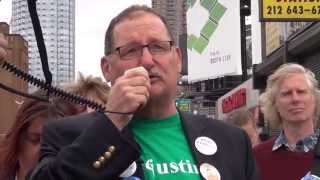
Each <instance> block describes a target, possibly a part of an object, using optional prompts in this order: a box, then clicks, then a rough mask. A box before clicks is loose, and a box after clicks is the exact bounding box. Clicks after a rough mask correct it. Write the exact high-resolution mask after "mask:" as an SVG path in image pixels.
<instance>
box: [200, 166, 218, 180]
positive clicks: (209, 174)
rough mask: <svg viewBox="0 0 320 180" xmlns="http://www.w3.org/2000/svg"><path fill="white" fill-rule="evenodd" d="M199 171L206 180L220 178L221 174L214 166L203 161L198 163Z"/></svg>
mask: <svg viewBox="0 0 320 180" xmlns="http://www.w3.org/2000/svg"><path fill="white" fill-rule="evenodd" d="M200 173H201V175H202V176H203V178H204V179H206V180H220V179H221V176H220V173H219V171H218V170H217V168H215V167H214V166H212V165H210V164H208V163H203V164H201V165H200Z"/></svg>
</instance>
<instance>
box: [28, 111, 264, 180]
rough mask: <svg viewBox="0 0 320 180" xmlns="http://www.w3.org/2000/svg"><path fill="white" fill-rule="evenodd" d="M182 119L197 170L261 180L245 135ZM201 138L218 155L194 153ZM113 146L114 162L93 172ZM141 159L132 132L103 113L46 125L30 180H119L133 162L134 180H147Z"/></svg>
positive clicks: (226, 179)
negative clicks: (212, 144) (210, 167)
mask: <svg viewBox="0 0 320 180" xmlns="http://www.w3.org/2000/svg"><path fill="white" fill-rule="evenodd" d="M180 116H181V120H182V124H183V129H184V130H185V134H186V136H187V139H188V143H189V146H190V148H191V150H192V153H193V156H194V159H195V161H196V164H197V166H198V168H199V167H200V165H201V164H203V163H209V164H211V165H213V166H215V167H216V168H217V169H218V171H219V172H220V175H221V179H222V180H255V179H258V178H257V168H256V165H255V162H254V159H253V157H252V153H251V144H250V140H249V139H248V137H247V135H246V134H245V132H244V131H242V130H240V129H238V128H235V127H231V126H228V125H226V124H225V123H223V122H220V121H218V120H213V119H209V118H206V117H204V116H195V115H191V114H186V113H180ZM200 136H205V137H209V138H211V139H212V140H214V141H215V143H216V144H217V147H218V150H217V152H216V153H215V154H214V155H209V156H208V155H204V154H202V153H200V152H199V151H198V150H197V149H196V148H195V143H194V142H195V140H196V138H198V137H200ZM110 146H114V147H115V151H114V152H113V153H112V156H111V158H110V159H108V160H107V161H106V163H105V164H104V165H103V166H101V168H99V169H97V168H94V167H93V163H94V162H95V161H97V160H98V158H99V157H101V156H103V154H104V153H105V152H106V151H108V148H109V147H110ZM139 156H140V155H139V145H138V144H137V143H136V142H135V141H134V139H133V136H132V134H131V131H130V130H129V129H128V128H127V129H126V128H125V129H123V130H122V132H120V131H119V130H118V129H117V128H116V127H115V126H114V125H113V124H112V123H111V121H110V120H109V119H108V118H107V117H106V116H105V115H104V114H103V113H98V112H94V113H90V114H86V115H81V116H73V117H68V118H65V119H63V120H60V121H54V122H51V123H49V124H47V125H45V127H44V131H43V144H42V146H41V152H40V163H39V164H38V166H37V167H36V168H35V169H34V170H33V172H32V173H31V177H30V179H31V180H43V179H46V180H89V179H90V180H106V179H119V174H121V173H122V172H123V171H124V170H125V169H127V168H128V166H129V165H130V164H131V163H133V162H134V161H135V162H137V163H138V170H137V171H136V172H135V174H134V176H137V177H140V178H141V179H143V171H142V167H141V165H140V163H139ZM199 174H200V173H199ZM200 176H201V175H200Z"/></svg>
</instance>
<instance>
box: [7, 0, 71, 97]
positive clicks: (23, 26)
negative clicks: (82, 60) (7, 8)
mask: <svg viewBox="0 0 320 180" xmlns="http://www.w3.org/2000/svg"><path fill="white" fill-rule="evenodd" d="M37 13H38V16H39V20H40V24H41V27H42V33H43V38H44V41H45V45H46V50H47V55H48V64H49V68H50V71H51V73H52V84H53V85H55V86H58V85H60V84H65V83H68V82H71V81H73V80H74V78H75V1H74V0H46V1H37ZM11 30H12V33H14V34H21V35H22V36H23V37H24V39H26V40H27V42H28V45H29V46H28V58H29V73H30V74H32V75H34V76H36V77H38V78H40V79H44V75H43V71H42V64H41V60H40V56H39V50H38V47H37V42H36V39H35V35H34V30H33V26H32V22H31V18H30V15H29V11H28V5H27V1H26V0H13V1H12V19H11ZM33 90H35V87H33V86H31V85H30V86H29V92H32V91H33Z"/></svg>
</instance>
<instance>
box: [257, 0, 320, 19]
mask: <svg viewBox="0 0 320 180" xmlns="http://www.w3.org/2000/svg"><path fill="white" fill-rule="evenodd" d="M260 20H261V21H319V20H320V0H260Z"/></svg>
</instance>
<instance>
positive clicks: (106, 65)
mask: <svg viewBox="0 0 320 180" xmlns="http://www.w3.org/2000/svg"><path fill="white" fill-rule="evenodd" d="M108 60H109V59H108V57H107V56H103V57H102V58H101V61H100V67H101V70H102V74H103V77H104V79H105V80H106V81H107V82H110V79H109V67H110V64H109V61H108Z"/></svg>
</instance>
